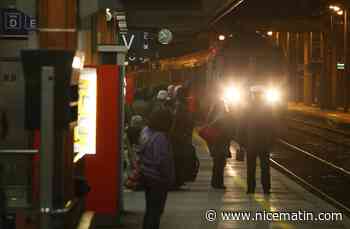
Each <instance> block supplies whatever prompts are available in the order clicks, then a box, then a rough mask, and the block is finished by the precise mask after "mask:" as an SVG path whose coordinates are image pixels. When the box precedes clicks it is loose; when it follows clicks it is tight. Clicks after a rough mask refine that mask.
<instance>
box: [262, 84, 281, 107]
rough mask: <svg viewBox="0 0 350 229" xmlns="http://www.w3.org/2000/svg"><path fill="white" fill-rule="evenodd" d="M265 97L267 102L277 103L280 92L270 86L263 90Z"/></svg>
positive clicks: (279, 99) (279, 98)
mask: <svg viewBox="0 0 350 229" xmlns="http://www.w3.org/2000/svg"><path fill="white" fill-rule="evenodd" d="M265 98H266V100H267V102H268V103H272V104H274V103H278V102H280V101H281V99H282V95H281V92H280V91H279V90H278V89H276V88H270V89H268V90H267V91H266V92H265Z"/></svg>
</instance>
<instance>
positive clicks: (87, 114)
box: [74, 68, 97, 156]
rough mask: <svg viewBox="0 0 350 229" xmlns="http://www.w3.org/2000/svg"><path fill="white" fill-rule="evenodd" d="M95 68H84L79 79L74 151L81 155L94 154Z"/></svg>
mask: <svg viewBox="0 0 350 229" xmlns="http://www.w3.org/2000/svg"><path fill="white" fill-rule="evenodd" d="M96 100H97V72H96V68H84V69H83V70H81V72H80V79H79V105H78V107H79V108H78V126H77V128H76V129H75V134H74V136H75V137H74V138H75V145H74V149H75V152H77V153H78V154H80V155H81V156H83V155H86V154H96V112H97V110H96V105H97V104H96Z"/></svg>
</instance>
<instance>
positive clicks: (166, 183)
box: [139, 109, 175, 229]
mask: <svg viewBox="0 0 350 229" xmlns="http://www.w3.org/2000/svg"><path fill="white" fill-rule="evenodd" d="M171 124H172V115H171V112H170V111H168V110H166V109H157V110H155V111H153V112H152V113H151V115H150V118H149V121H148V126H147V127H146V128H145V129H144V131H142V133H141V138H142V139H141V143H143V144H142V146H141V149H140V152H139V157H140V165H141V176H142V180H143V183H144V187H145V197H146V212H145V215H144V220H143V229H158V228H159V224H160V218H161V215H162V213H163V211H164V207H165V203H166V199H167V194H168V191H169V189H170V188H171V187H172V185H173V183H174V182H175V169H174V159H173V153H172V150H171V145H170V142H169V138H168V132H169V130H170V128H171Z"/></svg>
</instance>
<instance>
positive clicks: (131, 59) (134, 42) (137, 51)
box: [119, 31, 156, 64]
mask: <svg viewBox="0 0 350 229" xmlns="http://www.w3.org/2000/svg"><path fill="white" fill-rule="evenodd" d="M119 40H120V41H121V44H122V45H124V46H125V47H126V48H127V49H128V55H127V57H126V61H127V62H128V63H129V64H135V63H144V62H146V61H147V60H149V59H152V58H154V57H155V53H156V45H155V44H156V38H155V36H154V34H153V33H151V32H147V31H128V32H127V33H124V34H120V35H119Z"/></svg>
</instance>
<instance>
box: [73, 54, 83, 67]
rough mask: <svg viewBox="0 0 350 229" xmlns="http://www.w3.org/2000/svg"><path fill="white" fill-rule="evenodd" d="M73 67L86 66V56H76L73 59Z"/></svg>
mask: <svg viewBox="0 0 350 229" xmlns="http://www.w3.org/2000/svg"><path fill="white" fill-rule="evenodd" d="M72 67H73V68H74V69H83V68H84V57H79V56H75V57H74V59H73V63H72Z"/></svg>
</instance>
